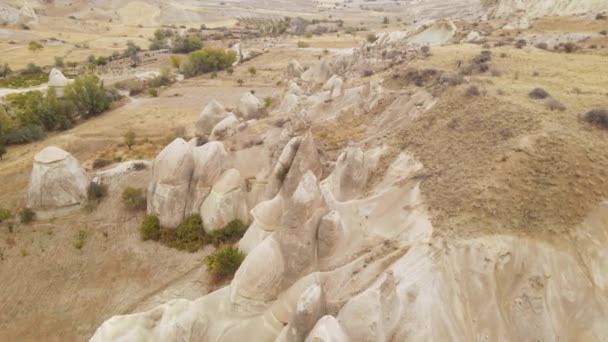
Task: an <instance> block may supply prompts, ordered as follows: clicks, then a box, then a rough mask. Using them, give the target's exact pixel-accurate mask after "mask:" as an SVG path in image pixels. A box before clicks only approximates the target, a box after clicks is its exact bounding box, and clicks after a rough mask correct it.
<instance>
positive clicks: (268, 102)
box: [264, 96, 272, 110]
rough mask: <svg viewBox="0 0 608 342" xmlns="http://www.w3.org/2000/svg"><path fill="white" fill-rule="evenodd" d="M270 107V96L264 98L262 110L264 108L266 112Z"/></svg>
mask: <svg viewBox="0 0 608 342" xmlns="http://www.w3.org/2000/svg"><path fill="white" fill-rule="evenodd" d="M270 106H272V97H270V96H266V97H265V98H264V108H265V109H266V110H268V109H269V108H270Z"/></svg>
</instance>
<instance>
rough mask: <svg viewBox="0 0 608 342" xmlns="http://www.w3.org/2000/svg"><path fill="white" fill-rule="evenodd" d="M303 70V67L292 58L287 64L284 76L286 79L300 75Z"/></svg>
mask: <svg viewBox="0 0 608 342" xmlns="http://www.w3.org/2000/svg"><path fill="white" fill-rule="evenodd" d="M303 72H304V67H303V66H302V65H301V64H300V63H298V61H296V60H293V59H292V60H291V61H290V62H289V64H288V65H287V71H286V73H285V76H286V77H287V79H292V78H296V77H300V76H301V75H302V73H303Z"/></svg>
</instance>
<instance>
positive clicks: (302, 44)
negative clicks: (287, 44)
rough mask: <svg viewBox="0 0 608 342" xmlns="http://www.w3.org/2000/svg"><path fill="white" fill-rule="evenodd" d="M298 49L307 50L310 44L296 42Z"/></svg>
mask: <svg viewBox="0 0 608 342" xmlns="http://www.w3.org/2000/svg"><path fill="white" fill-rule="evenodd" d="M298 47H299V48H307V47H310V44H308V43H307V42H303V41H299V42H298Z"/></svg>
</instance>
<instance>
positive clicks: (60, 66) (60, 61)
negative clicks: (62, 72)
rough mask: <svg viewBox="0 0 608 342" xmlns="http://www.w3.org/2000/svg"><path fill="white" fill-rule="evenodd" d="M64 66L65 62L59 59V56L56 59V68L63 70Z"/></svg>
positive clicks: (61, 58)
mask: <svg viewBox="0 0 608 342" xmlns="http://www.w3.org/2000/svg"><path fill="white" fill-rule="evenodd" d="M64 64H65V63H64V62H63V57H58V56H56V57H55V66H56V67H58V68H63V66H64Z"/></svg>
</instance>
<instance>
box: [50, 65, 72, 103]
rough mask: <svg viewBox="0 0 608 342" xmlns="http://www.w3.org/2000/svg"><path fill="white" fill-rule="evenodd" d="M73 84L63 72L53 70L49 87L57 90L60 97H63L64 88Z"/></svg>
mask: <svg viewBox="0 0 608 342" xmlns="http://www.w3.org/2000/svg"><path fill="white" fill-rule="evenodd" d="M72 82H73V80H70V79H68V78H67V77H65V76H64V75H63V73H62V72H61V70H59V69H57V68H53V69H52V70H51V73H50V74H49V87H51V88H53V89H55V93H56V94H57V96H58V97H63V90H64V88H65V87H66V86H67V85H68V84H70V83H72Z"/></svg>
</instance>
